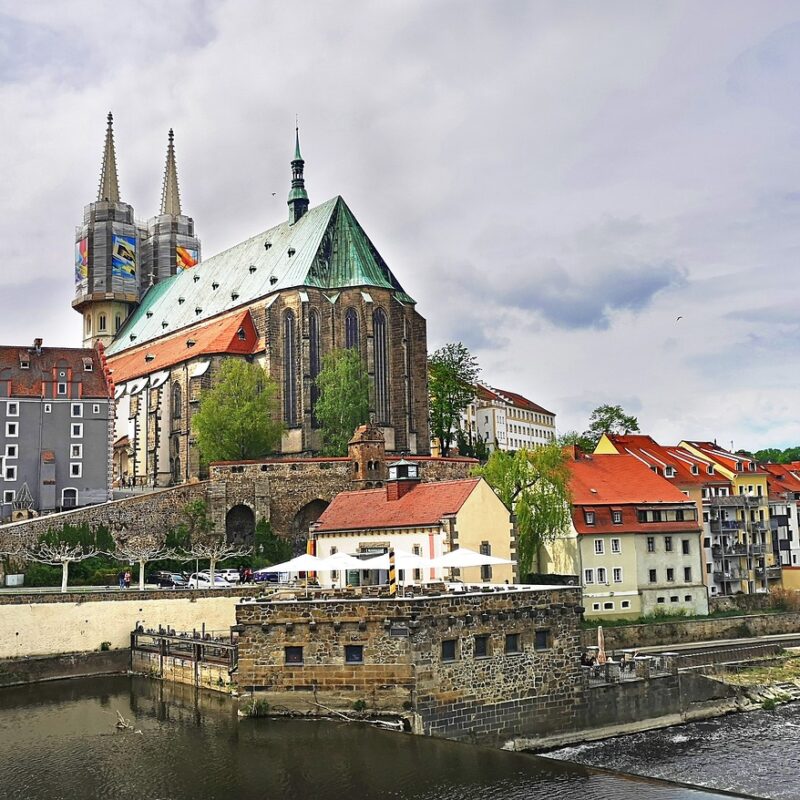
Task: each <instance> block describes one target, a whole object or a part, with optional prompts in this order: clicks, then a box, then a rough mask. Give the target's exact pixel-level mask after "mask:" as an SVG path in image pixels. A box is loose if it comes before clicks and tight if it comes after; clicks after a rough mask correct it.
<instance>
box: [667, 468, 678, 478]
mask: <svg viewBox="0 0 800 800" xmlns="http://www.w3.org/2000/svg"><path fill="white" fill-rule="evenodd" d="M664 477H665V478H674V477H675V468H674V467H664Z"/></svg>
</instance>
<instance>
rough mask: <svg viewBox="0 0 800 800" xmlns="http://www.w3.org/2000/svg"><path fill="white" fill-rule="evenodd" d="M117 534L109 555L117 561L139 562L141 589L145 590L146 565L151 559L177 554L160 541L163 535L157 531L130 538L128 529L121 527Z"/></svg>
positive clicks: (160, 559) (172, 556)
mask: <svg viewBox="0 0 800 800" xmlns="http://www.w3.org/2000/svg"><path fill="white" fill-rule="evenodd" d="M116 534H117V535H116V540H115V544H114V547H113V549H111V550H110V551H109V552H108V555H109V556H111V558H113V559H116V560H117V561H125V562H131V561H134V562H136V563H138V565H139V590H140V591H144V570H145V566H146V565H147V564H148V563H149V562H151V561H163V560H165V559H167V558H174V557H175V555H176V553H175V551H174V550H170V549H169V548H168V547H166V546H165V544H164V542H163V540H161V541H159V540H160V539H161V537H159V536H157V535H156V534H155V533H150V534H138V535H135V536H131V537H130V538H128V536H127V531H126V529H125V528H124V527H120V528H119V529H118V530H117V531H116Z"/></svg>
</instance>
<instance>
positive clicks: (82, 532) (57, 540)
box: [38, 524, 114, 552]
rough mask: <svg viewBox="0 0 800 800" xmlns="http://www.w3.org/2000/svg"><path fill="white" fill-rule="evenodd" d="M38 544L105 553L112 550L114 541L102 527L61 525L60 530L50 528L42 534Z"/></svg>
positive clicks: (106, 529)
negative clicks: (63, 545) (80, 548)
mask: <svg viewBox="0 0 800 800" xmlns="http://www.w3.org/2000/svg"><path fill="white" fill-rule="evenodd" d="M38 542H39V544H47V545H51V546H52V547H58V546H59V545H61V544H66V545H69V546H70V547H77V546H80V547H82V548H83V549H84V550H86V551H90V550H101V551H104V552H107V551H109V550H113V549H114V539H113V538H112V536H111V534H110V533H109V531H108V528H106V527H104V526H103V525H101V526H99V527H98V528H95V529H92V528H90V527H89V526H88V525H86V524H84V525H77V526H75V525H63V526H62V527H61V528H50V529H49V530H48V531H47V532H46V533H43V534H42V535H41V536H40V537H39V539H38Z"/></svg>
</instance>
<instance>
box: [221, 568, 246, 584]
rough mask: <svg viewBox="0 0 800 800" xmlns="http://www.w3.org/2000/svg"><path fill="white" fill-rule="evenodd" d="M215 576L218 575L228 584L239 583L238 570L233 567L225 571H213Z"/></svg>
mask: <svg viewBox="0 0 800 800" xmlns="http://www.w3.org/2000/svg"><path fill="white" fill-rule="evenodd" d="M215 574H217V575H219V576H220V577H221V578H225V580H226V581H228V583H239V581H240V580H241V578H240V577H239V570H238V569H236V568H235V567H226V568H225V569H218V570H216V571H215Z"/></svg>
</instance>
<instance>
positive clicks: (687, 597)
mask: <svg viewBox="0 0 800 800" xmlns="http://www.w3.org/2000/svg"><path fill="white" fill-rule="evenodd" d="M683 599H684V601H685V602H687V603H691V602H692V596H691V595H690V594H687V595H684V598H683Z"/></svg>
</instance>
